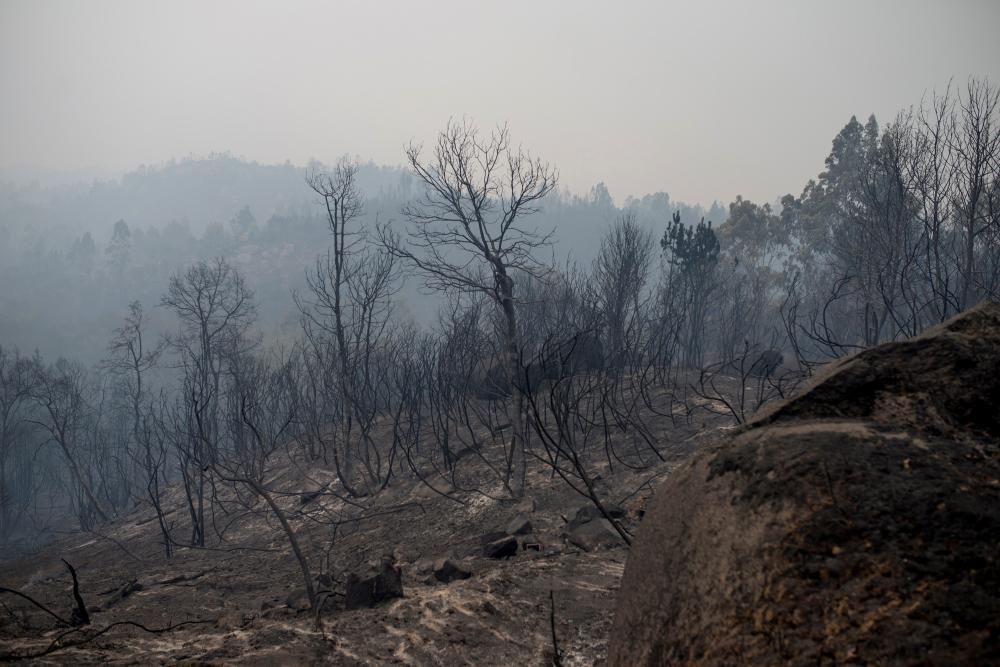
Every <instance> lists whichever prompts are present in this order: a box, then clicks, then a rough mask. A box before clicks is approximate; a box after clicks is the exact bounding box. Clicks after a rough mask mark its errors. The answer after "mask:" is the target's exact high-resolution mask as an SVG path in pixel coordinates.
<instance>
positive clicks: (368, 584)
mask: <svg viewBox="0 0 1000 667" xmlns="http://www.w3.org/2000/svg"><path fill="white" fill-rule="evenodd" d="M400 597H403V575H402V571H401V569H400V567H399V566H398V565H397V564H396V563H395V562H394V559H393V558H392V557H391V556H385V557H383V558H382V559H381V560H380V561H379V562H378V563H377V564H372V565H370V566H369V569H368V571H367V572H366V573H364V574H359V573H351V574H349V575H348V576H347V582H346V584H345V589H344V607H345V608H347V609H362V608H365V607H372V606H374V605H376V604H378V603H379V602H382V601H384V600H389V599H391V598H400Z"/></svg>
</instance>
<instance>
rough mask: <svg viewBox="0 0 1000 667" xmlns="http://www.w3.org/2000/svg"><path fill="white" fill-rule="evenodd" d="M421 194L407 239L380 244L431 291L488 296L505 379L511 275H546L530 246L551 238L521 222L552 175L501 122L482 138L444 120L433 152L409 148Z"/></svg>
mask: <svg viewBox="0 0 1000 667" xmlns="http://www.w3.org/2000/svg"><path fill="white" fill-rule="evenodd" d="M406 156H407V159H408V161H409V163H410V167H411V168H412V169H413V172H414V174H415V175H416V176H417V178H418V179H419V180H420V182H421V183H422V184H423V186H424V196H423V198H422V199H421V200H420V201H418V202H417V203H414V204H412V205H408V206H406V207H405V208H404V210H403V214H404V216H405V217H406V218H407V220H408V221H409V223H410V225H409V227H408V229H407V239H408V241H409V243H408V244H405V245H404V244H403V243H402V242H401V241H400V239H399V237H398V236H396V235H395V234H393V233H392V232H391V231H390V230H389V229H387V228H383V229H382V230H381V237H382V241H383V243H384V244H385V246H386V247H387V248H388V249H389V251H390V252H391V253H392V254H393V255H395V256H396V257H399V258H402V259H404V260H406V261H407V262H409V263H410V264H411V265H412V266H413V267H415V268H416V270H417V272H418V273H420V274H421V275H422V276H423V277H424V279H425V280H426V283H427V285H428V286H429V287H431V288H433V289H438V290H451V291H456V292H465V293H480V294H485V295H487V296H488V297H489V298H490V299H491V300H492V301H493V302H494V303H495V304H496V306H497V307H498V308H499V309H500V311H501V312H502V313H503V319H504V324H505V326H504V330H503V332H502V335H503V347H504V351H505V356H506V368H507V374H508V377H509V378H510V380H511V384H513V379H514V378H515V377H516V376H517V372H518V356H519V341H518V315H517V310H518V309H517V295H516V294H515V283H514V276H515V274H516V273H519V272H523V273H527V274H531V275H535V276H541V275H544V274H545V273H546V271H547V269H546V267H545V266H543V265H542V264H541V263H540V262H539V260H538V259H537V258H536V257H535V252H536V251H537V250H538V249H539V248H540V247H542V246H544V245H546V244H547V243H548V241H549V237H550V235H543V234H539V233H538V232H537V231H536V230H531V229H528V228H526V227H524V226H522V223H523V220H524V218H525V217H527V216H529V215H531V214H532V213H535V212H536V211H538V207H539V204H540V202H541V200H542V199H543V198H544V197H545V196H546V195H547V194H549V193H550V192H552V190H553V189H554V188H555V187H556V183H557V181H558V175H557V173H556V171H555V170H554V169H553V168H552V167H550V166H549V165H548V164H547V163H545V162H542V161H541V160H539V159H537V158H534V157H531V156H530V155H529V154H528V153H526V152H525V151H524V150H522V149H521V148H514V147H513V146H512V145H511V141H510V135H509V133H508V131H507V128H506V126H500V127H498V128H497V129H496V130H495V131H494V132H493V133H491V134H490V135H489V136H488V137H484V136H483V135H481V134H480V132H479V131H478V130H477V129H476V128H475V127H473V126H472V125H471V124H470V123H468V122H462V123H457V122H449V123H448V125H447V126H446V127H445V129H444V131H442V132H441V133H440V134H439V135H438V139H437V143H436V144H435V146H434V148H433V151H432V153H431V155H430V156H429V157H428V158H425V156H424V154H423V150H422V146H420V145H416V144H411V145H410V146H409V148H408V149H407V151H406ZM523 413H524V400H523V396H521V395H520V393H519V392H514V393H513V396H512V397H511V400H510V403H509V416H510V424H511V429H510V430H511V436H510V441H509V444H508V461H509V464H508V466H507V467H508V470H507V476H508V477H509V478H511V479H512V480H513V484H512V486H513V488H514V491H515V494H520V493H523V490H524V488H523V487H524V473H525V468H524V465H525V458H524V452H523V448H524V446H525V430H524V427H523V421H524V420H523Z"/></svg>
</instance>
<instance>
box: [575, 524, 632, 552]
mask: <svg viewBox="0 0 1000 667" xmlns="http://www.w3.org/2000/svg"><path fill="white" fill-rule="evenodd" d="M566 539H567V540H568V541H569V543H570V544H572V545H573V546H577V547H580V548H581V549H583V550H584V551H594V550H596V549H599V548H601V547H616V546H618V544H619V543H620V542H621V537H620V536H619V535H618V531H616V530H615V529H614V526H612V525H611V522H609V521H608V520H607V519H595V520H593V521H588V522H587V523H585V524H583V525H582V526H577V527H576V528H574V529H573V530H571V531H570V532H569V534H568V535H567V538H566Z"/></svg>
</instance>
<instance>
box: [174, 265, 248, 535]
mask: <svg viewBox="0 0 1000 667" xmlns="http://www.w3.org/2000/svg"><path fill="white" fill-rule="evenodd" d="M160 304H161V305H163V306H165V307H168V308H170V309H171V310H173V311H174V313H175V314H176V315H177V319H178V321H179V324H180V327H179V330H178V332H177V333H176V334H175V335H173V336H170V337H169V338H168V339H167V340H168V343H169V346H170V347H171V348H172V349H173V350H174V352H175V353H176V354H177V357H178V363H179V366H180V367H181V368H183V370H184V378H183V388H182V391H181V393H180V398H181V400H182V402H183V403H182V405H181V406H178V407H180V408H181V409H180V410H177V411H175V420H174V423H175V428H174V432H175V434H176V435H178V436H180V442H179V443H178V444H179V445H180V447H179V450H178V453H179V455H180V456H179V458H180V463H181V473H182V478H183V480H184V483H185V490H186V492H187V498H188V505H189V510H190V514H191V523H192V526H191V544H193V545H195V546H205V489H206V484H207V483H208V479H207V477H206V475H207V474H208V471H209V470H210V464H211V463H212V462H213V461H214V458H215V456H216V449H217V443H218V440H219V399H220V396H221V386H222V373H223V370H224V359H225V357H226V355H227V354H232V353H233V352H234V351H235V350H238V349H241V348H248V347H251V346H252V342H253V341H252V339H249V338H248V337H247V332H248V330H249V328H250V327H251V326H252V325H253V323H254V321H255V320H256V314H257V310H256V306H255V305H254V300H253V292H252V291H251V290H250V289H249V288H248V287H247V286H246V283H245V281H244V280H243V276H242V275H240V273H239V271H237V270H236V268H235V267H233V266H232V265H231V264H229V263H228V262H227V261H226V260H225V259H223V258H221V257H218V258H216V259H214V260H212V261H211V262H205V261H200V262H197V263H196V264H195V265H194V266H192V267H191V268H189V269H188V270H187V271H185V272H184V273H181V274H175V275H173V276H171V278H170V283H169V287H168V289H167V293H166V294H165V295H163V298H162V299H161V300H160ZM196 409H197V410H198V415H197V417H198V419H200V420H201V421H200V424H198V428H197V429H195V410H196Z"/></svg>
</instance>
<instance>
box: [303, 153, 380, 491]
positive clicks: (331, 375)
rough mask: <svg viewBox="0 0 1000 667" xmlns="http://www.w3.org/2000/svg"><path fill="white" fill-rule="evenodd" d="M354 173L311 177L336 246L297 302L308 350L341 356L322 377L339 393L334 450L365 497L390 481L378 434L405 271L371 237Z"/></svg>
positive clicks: (317, 356)
mask: <svg viewBox="0 0 1000 667" xmlns="http://www.w3.org/2000/svg"><path fill="white" fill-rule="evenodd" d="M356 177H357V166H356V165H354V164H352V163H350V162H346V161H342V162H340V163H339V164H338V165H337V166H336V167H335V168H334V169H333V170H332V171H331V172H320V171H314V172H313V173H312V174H310V176H309V178H308V183H309V186H310V187H311V188H312V189H313V191H314V192H315V193H316V194H318V195H319V196H320V197H321V199H322V203H323V206H324V210H325V211H326V216H327V224H328V225H329V228H330V232H331V234H332V235H333V247H332V248H331V249H330V251H328V252H327V253H326V255H325V256H322V257H319V258H318V259H317V261H316V266H315V269H314V270H313V271H311V272H309V273H308V274H307V275H306V282H307V284H308V287H309V291H308V293H307V294H306V295H295V301H296V304H297V305H298V308H299V311H300V313H301V315H302V317H301V322H302V328H303V331H304V333H305V338H306V342H307V344H308V348H309V349H308V351H307V353H308V354H310V355H311V357H312V359H313V360H314V361H315V362H318V363H319V365H320V366H321V367H322V364H323V363H324V362H326V363H329V362H331V361H335V366H333V367H329V368H328V369H327V372H326V377H325V379H324V381H325V382H327V383H330V384H332V386H333V387H335V389H336V393H337V398H338V401H337V408H336V414H335V415H334V421H333V423H334V424H335V426H336V432H335V436H336V437H335V438H334V441H333V443H332V444H333V448H334V451H333V456H334V460H335V462H336V465H337V469H338V474H339V475H340V478H341V482H342V483H343V484H344V486H345V488H347V489H349V490H350V492H351V493H352V494H355V495H361V494H367V493H371V492H373V491H374V490H375V489H376V488H378V487H379V486H382V485H384V483H385V482H386V481H387V480H386V478H385V477H384V472H385V471H384V470H383V469H382V468H381V466H380V453H379V449H378V445H377V443H376V442H375V440H374V439H373V436H372V432H373V429H374V428H375V427H376V425H377V423H378V421H379V417H380V415H382V414H383V412H384V411H385V409H386V408H387V403H386V399H387V392H388V391H389V387H388V380H387V373H388V372H389V366H388V365H387V362H386V359H385V357H386V350H387V348H386V345H387V340H388V336H387V332H388V328H389V327H390V323H391V320H392V301H391V298H392V296H393V294H394V293H395V292H396V291H397V289H398V277H399V275H398V270H397V266H396V258H395V257H394V255H393V254H392V253H389V252H386V251H385V250H384V249H381V248H373V247H371V246H370V245H368V244H367V242H366V241H367V230H366V229H365V227H364V226H363V225H362V224H361V221H360V219H359V217H360V215H361V213H362V200H361V194H360V191H359V190H358V187H357V183H356ZM331 351H332V354H331ZM315 386H316V387H317V388H318V386H319V385H315ZM355 464H359V465H360V466H361V468H362V470H363V474H362V477H363V480H364V483H363V487H364V488H363V489H362V488H358V487H357V486H356V484H355V483H354V480H353V476H354V466H355Z"/></svg>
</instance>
